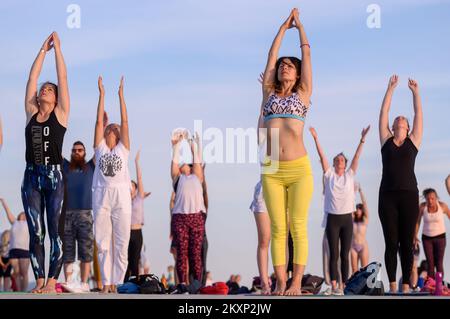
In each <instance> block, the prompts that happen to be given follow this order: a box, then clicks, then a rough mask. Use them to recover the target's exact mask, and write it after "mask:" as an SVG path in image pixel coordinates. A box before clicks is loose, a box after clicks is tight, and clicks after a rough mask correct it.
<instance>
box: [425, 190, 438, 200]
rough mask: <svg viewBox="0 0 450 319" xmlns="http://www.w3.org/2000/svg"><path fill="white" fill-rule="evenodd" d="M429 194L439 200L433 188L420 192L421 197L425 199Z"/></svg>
mask: <svg viewBox="0 0 450 319" xmlns="http://www.w3.org/2000/svg"><path fill="white" fill-rule="evenodd" d="M431 193H434V194H435V195H436V197H437V198H439V196H438V194H437V192H436V190H435V189H434V188H425V189H424V190H423V192H422V195H423V197H425V198H427V196H428V195H430V194H431Z"/></svg>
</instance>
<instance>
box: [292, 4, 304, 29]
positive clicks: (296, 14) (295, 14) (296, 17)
mask: <svg viewBox="0 0 450 319" xmlns="http://www.w3.org/2000/svg"><path fill="white" fill-rule="evenodd" d="M292 12H293V17H294V22H295V27H296V28H297V29H298V28H300V26H301V25H302V24H301V22H300V14H299V11H298V9H297V8H294V9H292Z"/></svg>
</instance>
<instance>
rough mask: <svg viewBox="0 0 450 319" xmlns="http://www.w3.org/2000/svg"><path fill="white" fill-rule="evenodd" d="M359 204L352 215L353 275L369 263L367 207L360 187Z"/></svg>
mask: <svg viewBox="0 0 450 319" xmlns="http://www.w3.org/2000/svg"><path fill="white" fill-rule="evenodd" d="M358 192H359V196H360V197H361V202H362V203H359V204H357V205H356V210H355V212H354V213H353V239H352V249H351V259H352V272H353V273H355V272H356V271H357V270H358V269H359V267H365V266H367V264H368V263H369V244H368V243H367V239H366V234H367V225H368V224H369V206H368V205H367V201H366V196H365V195H364V193H363V191H362V189H361V186H359V185H358Z"/></svg>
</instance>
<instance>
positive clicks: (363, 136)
mask: <svg viewBox="0 0 450 319" xmlns="http://www.w3.org/2000/svg"><path fill="white" fill-rule="evenodd" d="M369 130H370V125H369V126H368V127H366V128H363V130H362V132H361V141H362V142H364V141H365V139H366V135H367V133H368V132H369Z"/></svg>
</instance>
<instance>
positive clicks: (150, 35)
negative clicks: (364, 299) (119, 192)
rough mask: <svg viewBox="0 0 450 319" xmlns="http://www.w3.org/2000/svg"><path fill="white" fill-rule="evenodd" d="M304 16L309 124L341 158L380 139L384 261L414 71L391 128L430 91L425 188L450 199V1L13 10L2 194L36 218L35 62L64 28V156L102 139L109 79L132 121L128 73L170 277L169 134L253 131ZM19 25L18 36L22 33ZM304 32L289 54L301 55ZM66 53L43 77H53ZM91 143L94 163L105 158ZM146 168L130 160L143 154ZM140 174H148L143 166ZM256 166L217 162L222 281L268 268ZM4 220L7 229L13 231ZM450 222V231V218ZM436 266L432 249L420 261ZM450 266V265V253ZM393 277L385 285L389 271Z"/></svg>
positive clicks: (317, 264)
mask: <svg viewBox="0 0 450 319" xmlns="http://www.w3.org/2000/svg"><path fill="white" fill-rule="evenodd" d="M71 3H76V4H78V5H79V6H80V8H81V28H79V29H69V28H68V27H67V26H66V19H67V17H68V16H69V13H67V12H66V9H67V6H68V5H69V4H71ZM371 3H376V4H378V5H379V6H380V8H381V28H380V29H369V28H368V27H367V25H366V19H367V17H368V15H369V14H368V13H367V12H366V8H367V6H368V5H369V4H371ZM294 6H295V7H298V8H299V9H300V17H301V19H302V21H303V24H304V27H305V30H306V32H307V35H308V38H309V42H310V44H311V49H312V61H313V79H314V91H313V96H312V101H313V105H312V108H311V110H310V112H309V114H308V118H307V125H308V126H309V125H312V126H314V127H315V128H316V129H317V131H318V134H319V137H320V140H321V143H322V145H323V147H324V149H325V151H326V154H327V155H328V157H329V158H331V157H332V156H333V155H335V154H336V153H338V152H340V151H344V152H345V153H346V154H347V155H348V156H352V155H353V152H354V150H355V148H356V143H357V141H358V140H359V137H360V132H361V129H362V127H363V126H366V125H368V124H370V125H371V126H372V130H371V132H370V133H369V136H368V138H367V143H366V144H365V149H364V152H363V155H362V157H361V161H360V167H359V171H358V174H357V179H358V180H359V181H360V182H361V185H362V187H363V189H364V190H365V192H366V195H367V197H368V202H369V207H370V213H371V217H372V218H371V220H370V226H369V230H368V241H369V245H370V248H371V258H370V259H371V260H378V261H381V262H383V263H384V260H383V252H384V242H383V236H382V231H381V226H380V223H379V219H378V214H377V200H378V199H377V196H378V195H377V194H378V186H379V182H380V178H381V157H380V147H379V141H378V134H377V118H378V112H379V108H380V103H381V100H382V98H383V94H384V90H385V87H386V84H387V80H388V77H389V76H390V75H391V74H392V73H397V74H399V76H400V84H399V87H398V89H397V91H396V93H395V96H394V99H393V103H392V112H391V119H392V118H393V117H394V116H395V115H396V114H404V115H406V116H408V117H409V118H410V119H411V120H412V116H413V112H412V97H411V94H410V92H409V90H408V88H407V82H406V81H407V78H408V77H409V76H411V77H413V78H415V79H416V80H417V81H418V82H419V85H420V88H421V94H422V100H423V107H424V137H423V143H422V147H421V150H420V152H419V155H418V158H417V162H416V173H417V177H418V181H419V189H420V190H422V189H423V188H425V187H434V188H436V189H437V191H438V194H440V196H441V199H442V200H444V201H446V202H448V201H449V197H448V195H447V193H446V192H445V189H444V179H445V177H446V176H447V175H448V173H449V172H450V132H449V130H448V118H450V110H449V101H450V62H449V60H448V56H449V51H450V44H449V42H448V39H449V38H450V22H449V21H448V14H449V12H450V1H438V0H433V1H418V0H413V1H406V0H397V1H387V0H386V1H353V0H349V1H345V2H344V1H279V0H277V1H274V0H272V1H264V2H263V1H256V0H254V1H237V0H232V1H205V0H202V1H165V2H161V1H148V2H145V3H144V2H136V3H130V4H124V3H123V2H122V3H120V4H119V3H112V2H111V1H95V2H93V1H58V2H54V1H39V2H35V1H2V2H1V3H0V27H1V29H2V30H4V31H3V32H2V41H3V43H4V45H3V46H2V47H3V49H2V52H1V53H0V57H1V59H0V73H1V76H0V103H1V105H2V108H1V111H0V115H1V117H2V120H3V125H4V135H5V143H4V146H3V149H2V154H1V156H0V163H1V165H0V176H2V183H0V196H2V197H5V198H6V199H7V200H8V202H9V203H10V206H11V208H12V209H13V211H14V212H15V213H18V212H19V211H21V210H22V205H21V199H20V184H21V179H22V175H23V168H24V164H25V160H24V152H25V143H24V124H25V116H24V111H23V99H24V91H25V84H26V80H27V76H28V72H29V68H30V66H31V64H32V62H33V59H34V57H35V55H36V54H37V52H38V50H39V48H40V47H41V45H42V42H43V41H44V40H45V38H46V37H47V36H48V34H49V33H50V32H51V31H53V30H55V31H57V32H58V33H59V35H60V38H61V45H62V50H63V53H64V56H65V59H66V63H67V66H68V76H69V88H70V96H71V107H72V109H71V114H70V121H69V128H68V131H67V134H66V138H65V143H64V154H65V155H66V156H69V154H70V153H69V152H70V148H71V145H72V143H73V142H74V141H75V140H78V139H80V140H82V141H84V142H85V144H86V145H92V142H93V129H94V121H95V112H96V107H97V85H96V81H97V76H98V74H102V75H103V79H104V84H105V90H106V109H107V111H108V113H109V115H110V119H111V120H112V121H117V120H119V105H118V98H117V88H118V83H119V78H120V76H121V75H122V74H123V75H124V76H125V97H126V100H127V104H128V113H129V121H130V125H131V144H132V155H133V156H134V154H135V152H136V151H137V150H138V149H139V148H141V149H142V155H141V161H142V166H143V174H144V182H145V186H146V189H147V190H148V191H151V192H152V196H151V197H150V198H149V199H148V200H147V201H146V204H145V212H146V225H145V227H144V241H145V243H146V245H147V254H148V257H149V260H150V263H151V266H152V271H153V272H155V273H156V274H158V275H160V274H161V273H162V272H163V271H164V270H165V268H166V267H167V265H169V264H170V263H171V262H172V258H171V255H169V238H168V237H169V211H168V205H169V197H170V191H171V182H170V177H169V164H170V146H169V145H170V141H169V138H170V132H171V131H172V129H174V128H177V127H187V128H189V129H191V130H192V129H193V125H194V120H202V121H203V127H204V128H205V129H206V128H208V127H215V128H220V129H222V130H223V131H224V132H225V129H226V128H244V129H247V128H251V127H254V126H255V125H256V121H257V114H258V110H259V106H260V103H261V94H260V86H259V83H258V82H257V78H258V75H259V73H260V72H261V71H262V70H263V69H264V66H265V62H266V56H267V52H268V49H269V47H270V44H271V42H272V40H273V37H274V36H275V34H276V31H277V30H278V28H279V26H280V24H281V23H282V22H283V21H284V19H285V18H286V17H287V15H288V14H289V11H290V9H291V8H292V7H294ZM8 30H9V32H8ZM298 45H299V43H298V36H297V34H296V32H295V31H289V32H288V33H287V34H286V37H285V40H284V42H283V46H282V48H281V51H280V54H282V55H297V56H298V55H299V54H300V53H299V47H298ZM55 79H56V73H55V69H54V57H53V53H50V54H48V56H47V58H46V62H45V66H44V69H43V72H42V74H41V81H42V82H43V81H45V80H55ZM305 143H306V147H307V150H308V152H309V153H310V158H311V161H312V164H313V170H314V180H315V192H314V197H313V201H312V203H311V209H310V215H309V216H310V217H309V239H310V258H309V264H308V266H307V272H310V273H314V274H319V275H321V274H322V257H321V240H322V234H323V230H322V229H321V227H320V224H321V220H322V215H323V213H322V200H321V186H320V185H321V183H320V180H321V169H320V166H319V162H318V157H317V154H316V153H315V148H314V144H313V140H312V138H311V137H310V136H309V133H308V132H307V131H305ZM92 153H93V152H92V149H89V148H88V155H89V156H92ZM131 162H132V161H131ZM130 171H131V172H132V176H134V175H135V174H134V167H133V166H132V165H130ZM258 172H259V168H258V165H257V164H209V165H208V167H207V181H208V186H209V193H210V212H209V217H208V221H207V233H208V236H209V241H210V250H209V258H208V268H209V269H210V270H211V271H212V274H213V278H214V279H215V280H225V279H227V278H228V276H229V275H230V274H231V273H240V274H241V275H242V276H243V280H244V283H246V284H250V281H251V277H252V276H254V275H257V267H256V243H257V237H256V227H255V223H254V219H253V216H252V215H251V213H250V211H249V209H248V206H249V204H250V201H251V198H252V192H253V187H254V185H255V183H256V182H257V181H258V178H259V177H258ZM7 225H8V224H7V220H6V218H5V216H4V215H1V216H0V229H5V228H7V227H8V226H7ZM446 226H447V228H448V227H449V226H450V223H449V222H448V220H447V221H446ZM421 257H424V255H423V253H422V256H421ZM445 264H446V266H447V268H448V265H450V254H449V253H448V250H447V255H446V258H445ZM383 278H384V279H385V280H386V276H385V275H384V274H383Z"/></svg>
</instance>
